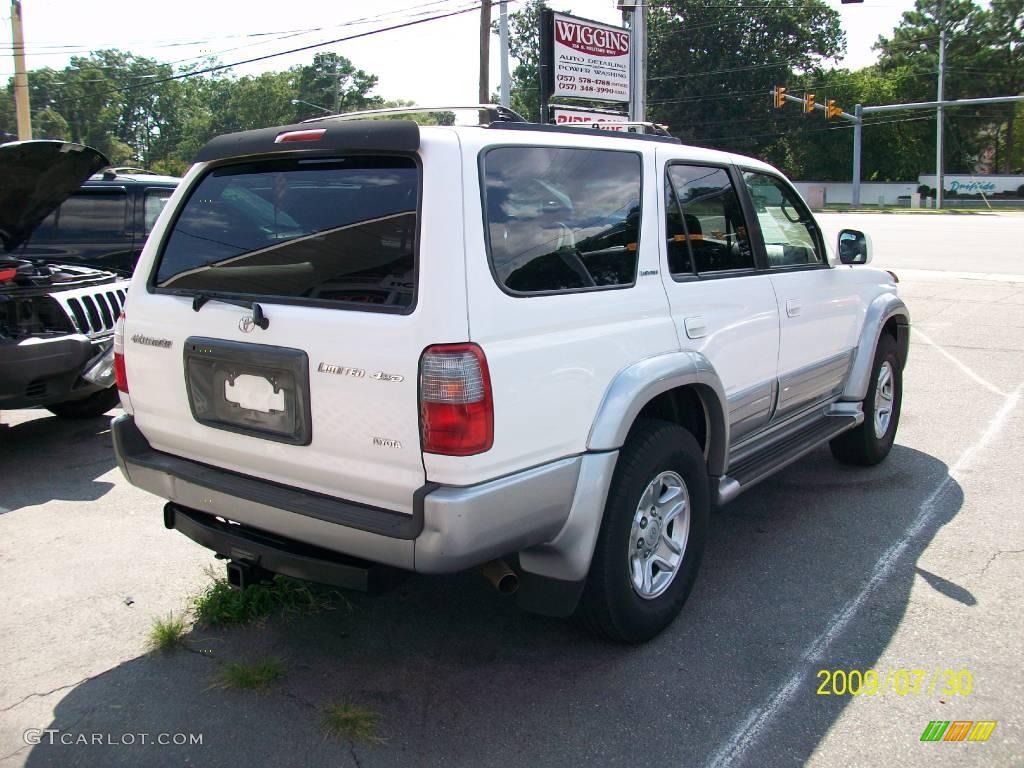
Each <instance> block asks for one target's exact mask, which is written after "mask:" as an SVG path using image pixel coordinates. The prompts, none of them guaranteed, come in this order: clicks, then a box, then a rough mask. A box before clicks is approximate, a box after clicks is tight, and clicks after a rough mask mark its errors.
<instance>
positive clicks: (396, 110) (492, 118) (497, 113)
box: [302, 104, 526, 125]
mask: <svg viewBox="0 0 1024 768" xmlns="http://www.w3.org/2000/svg"><path fill="white" fill-rule="evenodd" d="M457 110H461V111H465V110H476V111H478V112H480V113H481V120H480V124H481V125H489V124H491V123H525V122H526V118H524V117H523V116H522V115H520V114H519V113H518V112H515V111H513V110H511V109H509V108H508V107H503V106H501V105H500V104H462V105H458V106H448V105H446V106H440V107H434V106H423V107H421V106H409V107H385V108H383V109H364V110H362V111H360V112H341V113H339V114H336V115H324V116H322V117H311V118H310V119H308V120H303V121H302V122H304V123H319V122H323V121H324V120H365V119H366V118H368V117H388V116H390V115H419V114H423V113H424V112H455V111H457ZM483 113H486V115H487V119H486V120H484V119H483Z"/></svg>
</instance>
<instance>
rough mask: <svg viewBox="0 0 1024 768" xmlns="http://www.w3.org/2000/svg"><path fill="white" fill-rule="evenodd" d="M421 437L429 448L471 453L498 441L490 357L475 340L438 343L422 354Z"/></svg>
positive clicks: (452, 452) (445, 452) (449, 452)
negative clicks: (488, 359) (492, 396)
mask: <svg viewBox="0 0 1024 768" xmlns="http://www.w3.org/2000/svg"><path fill="white" fill-rule="evenodd" d="M420 436H421V438H422V441H423V450H424V451H425V452H426V453H440V454H444V455H445V456H471V455H472V454H474V453H483V452H484V451H488V450H490V448H491V445H492V444H493V443H494V403H493V401H492V400H491V375H490V373H489V372H488V370H487V358H485V357H484V353H483V350H482V349H480V347H478V346H477V345H476V344H437V345H435V346H432V347H427V349H426V350H425V351H424V352H423V357H422V358H421V359H420Z"/></svg>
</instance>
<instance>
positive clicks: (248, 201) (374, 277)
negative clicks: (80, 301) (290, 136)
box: [155, 157, 419, 309]
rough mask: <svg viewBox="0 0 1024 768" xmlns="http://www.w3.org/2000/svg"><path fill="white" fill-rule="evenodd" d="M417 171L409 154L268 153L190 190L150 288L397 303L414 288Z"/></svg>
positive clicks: (404, 302) (408, 301) (405, 303)
mask: <svg viewBox="0 0 1024 768" xmlns="http://www.w3.org/2000/svg"><path fill="white" fill-rule="evenodd" d="M418 197H419V170H418V168H417V167H416V164H415V163H414V161H413V160H412V159H411V158H405V157H346V158H329V159H289V160H267V161H259V162H251V163H245V164H237V165H231V166H226V167H222V168H217V169H215V170H213V171H212V172H210V173H209V174H207V175H206V176H205V177H203V179H202V180H201V181H200V182H199V184H198V185H197V186H196V187H195V188H193V190H192V193H191V194H190V196H189V198H188V201H187V202H186V203H185V206H184V208H183V209H182V211H181V213H180V215H179V216H178V218H177V220H176V221H175V222H174V224H173V228H172V230H171V233H170V236H169V237H168V238H167V240H166V241H165V245H164V248H163V253H162V255H161V257H160V259H159V261H158V263H157V267H156V275H155V284H156V286H157V288H165V289H171V290H175V291H178V290H180V291H186V292H203V293H219V294H230V295H245V296H258V297H264V298H271V299H272V298H290V299H296V298H303V299H309V300H314V301H328V302H346V303H353V304H364V305H376V306H380V307H386V308H392V309H402V308H407V307H411V306H412V304H413V299H414V293H415V266H416V264H415V253H416V248H415V245H416V220H417V215H416V211H417V205H418Z"/></svg>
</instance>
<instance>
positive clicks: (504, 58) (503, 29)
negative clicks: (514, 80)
mask: <svg viewBox="0 0 1024 768" xmlns="http://www.w3.org/2000/svg"><path fill="white" fill-rule="evenodd" d="M498 7H499V9H500V13H499V15H498V44H499V45H500V47H501V106H503V107H509V106H511V105H512V94H511V93H510V90H511V88H512V85H511V82H510V80H509V76H508V3H507V2H506V0H501V4H500V5H499V6H498Z"/></svg>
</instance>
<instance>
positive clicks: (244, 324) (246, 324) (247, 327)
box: [238, 316, 256, 333]
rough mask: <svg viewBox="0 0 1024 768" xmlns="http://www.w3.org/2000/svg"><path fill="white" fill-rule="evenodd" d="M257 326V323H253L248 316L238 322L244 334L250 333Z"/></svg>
mask: <svg viewBox="0 0 1024 768" xmlns="http://www.w3.org/2000/svg"><path fill="white" fill-rule="evenodd" d="M255 325H256V323H255V322H254V321H253V319H252V318H251V317H248V316H246V317H243V318H242V319H241V320H239V321H238V330H240V331H241V332H242V333H249V331H251V330H252V329H253V328H254V327H255Z"/></svg>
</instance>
